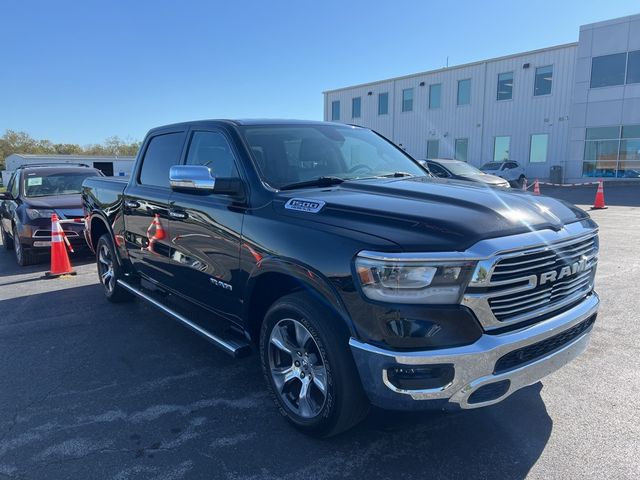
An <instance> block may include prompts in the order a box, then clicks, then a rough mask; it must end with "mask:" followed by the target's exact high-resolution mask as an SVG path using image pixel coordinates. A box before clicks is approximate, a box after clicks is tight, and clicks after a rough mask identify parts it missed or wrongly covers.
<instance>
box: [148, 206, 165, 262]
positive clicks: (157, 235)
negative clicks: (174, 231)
mask: <svg viewBox="0 0 640 480" xmlns="http://www.w3.org/2000/svg"><path fill="white" fill-rule="evenodd" d="M152 230H155V231H154V232H153V235H152V234H151V231H152ZM166 236H167V234H166V233H165V231H164V228H162V223H160V215H159V214H157V213H156V214H155V215H154V217H153V221H152V222H151V225H149V228H147V238H148V239H149V246H148V247H147V248H148V249H149V251H150V252H152V253H155V251H154V246H155V243H156V241H158V240H162V239H164V238H165V237H166Z"/></svg>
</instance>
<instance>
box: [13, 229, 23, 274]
mask: <svg viewBox="0 0 640 480" xmlns="http://www.w3.org/2000/svg"><path fill="white" fill-rule="evenodd" d="M13 250H14V252H15V253H16V260H18V264H20V265H22V262H23V257H24V250H23V247H22V244H21V243H20V237H19V236H18V230H17V229H15V228H14V229H13Z"/></svg>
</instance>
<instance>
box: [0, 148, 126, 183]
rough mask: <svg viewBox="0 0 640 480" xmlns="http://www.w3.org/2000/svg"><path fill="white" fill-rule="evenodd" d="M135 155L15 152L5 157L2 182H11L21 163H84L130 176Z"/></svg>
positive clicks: (109, 171)
mask: <svg viewBox="0 0 640 480" xmlns="http://www.w3.org/2000/svg"><path fill="white" fill-rule="evenodd" d="M134 160H135V157H116V156H97V155H31V154H22V153H14V154H13V155H9V156H8V157H7V158H6V159H5V168H6V170H3V171H2V183H3V184H4V185H6V184H7V183H9V178H10V177H11V174H12V173H13V171H14V170H15V169H16V168H18V167H19V166H21V165H27V164H32V165H33V164H49V163H83V164H85V165H89V166H92V167H95V168H97V169H98V170H101V171H102V173H104V174H105V175H109V176H129V175H130V174H131V169H132V168H133V161H134Z"/></svg>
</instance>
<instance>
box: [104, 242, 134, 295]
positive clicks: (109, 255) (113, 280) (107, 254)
mask: <svg viewBox="0 0 640 480" xmlns="http://www.w3.org/2000/svg"><path fill="white" fill-rule="evenodd" d="M96 264H97V266H98V279H99V280H100V284H101V285H102V289H103V291H104V295H105V297H107V300H109V301H110V302H113V303H122V302H127V301H129V300H131V299H133V298H134V297H133V295H132V294H131V293H130V292H128V291H127V290H125V289H124V288H122V287H121V286H120V285H118V280H119V279H121V278H123V276H124V274H123V272H122V267H121V266H120V264H119V263H118V260H117V258H116V251H115V248H114V247H113V242H112V241H111V236H110V235H109V234H108V233H105V234H104V235H102V236H101V237H100V239H99V240H98V244H97V246H96Z"/></svg>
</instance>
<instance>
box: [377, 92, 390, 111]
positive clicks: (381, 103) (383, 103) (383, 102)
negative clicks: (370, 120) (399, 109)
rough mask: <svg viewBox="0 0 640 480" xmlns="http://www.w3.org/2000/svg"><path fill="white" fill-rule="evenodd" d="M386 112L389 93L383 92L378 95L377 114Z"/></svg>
mask: <svg viewBox="0 0 640 480" xmlns="http://www.w3.org/2000/svg"><path fill="white" fill-rule="evenodd" d="M387 113H389V94H388V93H386V92H385V93H381V94H379V95H378V115H386V114H387Z"/></svg>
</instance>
